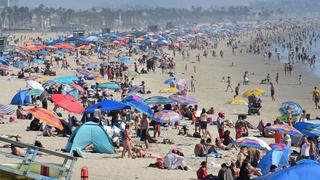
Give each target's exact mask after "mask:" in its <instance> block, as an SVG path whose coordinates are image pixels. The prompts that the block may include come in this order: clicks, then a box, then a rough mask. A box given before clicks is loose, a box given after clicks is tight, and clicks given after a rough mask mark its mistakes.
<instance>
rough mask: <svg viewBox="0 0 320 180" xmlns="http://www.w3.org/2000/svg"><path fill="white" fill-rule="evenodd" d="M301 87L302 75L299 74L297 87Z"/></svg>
mask: <svg viewBox="0 0 320 180" xmlns="http://www.w3.org/2000/svg"><path fill="white" fill-rule="evenodd" d="M301 85H302V75H301V74H300V75H299V86H301Z"/></svg>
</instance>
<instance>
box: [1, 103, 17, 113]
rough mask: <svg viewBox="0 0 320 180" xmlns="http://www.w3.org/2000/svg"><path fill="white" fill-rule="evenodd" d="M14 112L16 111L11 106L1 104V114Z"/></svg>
mask: <svg viewBox="0 0 320 180" xmlns="http://www.w3.org/2000/svg"><path fill="white" fill-rule="evenodd" d="M13 112H14V110H13V109H12V108H11V107H10V106H7V105H3V104H0V114H1V115H7V114H12V113H13Z"/></svg>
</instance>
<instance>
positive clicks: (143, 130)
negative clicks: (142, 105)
mask: <svg viewBox="0 0 320 180" xmlns="http://www.w3.org/2000/svg"><path fill="white" fill-rule="evenodd" d="M149 123H150V121H149V119H148V116H147V114H145V113H143V115H142V119H141V122H140V128H141V137H140V140H141V141H143V142H144V144H145V145H146V149H148V148H149V142H148V140H147V135H148V130H149Z"/></svg>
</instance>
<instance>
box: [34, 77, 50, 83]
mask: <svg viewBox="0 0 320 180" xmlns="http://www.w3.org/2000/svg"><path fill="white" fill-rule="evenodd" d="M35 80H36V81H38V82H47V81H49V78H48V77H42V78H38V79H35Z"/></svg>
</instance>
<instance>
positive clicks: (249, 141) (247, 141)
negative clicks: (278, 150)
mask: <svg viewBox="0 0 320 180" xmlns="http://www.w3.org/2000/svg"><path fill="white" fill-rule="evenodd" d="M232 143H233V144H235V145H239V146H245V147H252V148H257V149H261V150H268V151H270V150H271V148H270V146H269V145H268V144H267V143H266V142H264V141H262V140H261V139H258V138H256V137H241V138H239V139H236V140H235V141H233V142H232Z"/></svg>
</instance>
